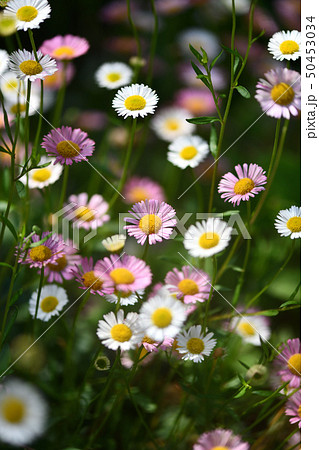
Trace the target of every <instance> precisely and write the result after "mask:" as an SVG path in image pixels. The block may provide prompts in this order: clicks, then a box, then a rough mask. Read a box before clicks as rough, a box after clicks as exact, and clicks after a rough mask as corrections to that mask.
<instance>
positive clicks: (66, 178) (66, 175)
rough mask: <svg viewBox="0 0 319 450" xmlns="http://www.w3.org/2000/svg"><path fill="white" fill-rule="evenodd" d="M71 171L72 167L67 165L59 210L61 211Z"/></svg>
mask: <svg viewBox="0 0 319 450" xmlns="http://www.w3.org/2000/svg"><path fill="white" fill-rule="evenodd" d="M69 170H70V166H68V165H65V166H64V173H63V182H62V189H61V196H60V201H59V208H58V209H59V210H60V209H61V208H62V207H63V203H64V199H65V194H66V188H67V185H68V178H69Z"/></svg>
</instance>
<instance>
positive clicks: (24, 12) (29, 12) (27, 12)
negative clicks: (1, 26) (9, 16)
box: [17, 6, 38, 22]
mask: <svg viewBox="0 0 319 450" xmlns="http://www.w3.org/2000/svg"><path fill="white" fill-rule="evenodd" d="M37 15H38V10H37V9H36V8H35V7H34V6H22V7H21V8H19V9H18V11H17V19H18V20H21V21H22V22H31V21H32V20H33V19H35V18H36V17H37Z"/></svg>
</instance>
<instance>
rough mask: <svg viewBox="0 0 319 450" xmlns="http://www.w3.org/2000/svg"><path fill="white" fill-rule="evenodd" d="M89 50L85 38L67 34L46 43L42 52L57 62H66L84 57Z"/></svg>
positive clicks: (41, 48) (42, 47)
mask: <svg viewBox="0 0 319 450" xmlns="http://www.w3.org/2000/svg"><path fill="white" fill-rule="evenodd" d="M89 48H90V45H89V43H88V41H87V40H86V39H85V38H81V37H78V36H72V35H71V34H67V35H66V36H60V35H59V36H55V37H54V38H52V39H48V40H46V41H44V42H43V44H42V45H41V47H40V50H41V52H42V53H44V54H47V55H50V56H52V57H53V58H55V59H57V60H60V61H66V60H71V59H74V58H77V57H78V56H81V55H84V54H85V53H86V52H87V51H88V49H89Z"/></svg>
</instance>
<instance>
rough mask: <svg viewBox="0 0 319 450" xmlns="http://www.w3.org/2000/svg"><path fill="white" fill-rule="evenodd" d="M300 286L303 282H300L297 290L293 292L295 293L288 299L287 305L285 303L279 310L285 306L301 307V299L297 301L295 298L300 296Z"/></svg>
mask: <svg viewBox="0 0 319 450" xmlns="http://www.w3.org/2000/svg"><path fill="white" fill-rule="evenodd" d="M300 285H301V281H299V283H298V285H297V287H296V289H295V290H294V291H293V293H292V294H291V296H290V297H289V298H288V300H287V301H286V302H285V303H283V304H282V305H280V306H279V308H284V307H285V306H290V305H300V300H299V299H298V300H295V297H296V295H297V294H298V291H299V289H300Z"/></svg>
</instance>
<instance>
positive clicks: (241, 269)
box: [228, 266, 244, 272]
mask: <svg viewBox="0 0 319 450" xmlns="http://www.w3.org/2000/svg"><path fill="white" fill-rule="evenodd" d="M228 268H229V269H232V270H234V271H235V272H244V269H243V268H242V267H238V266H228Z"/></svg>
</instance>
